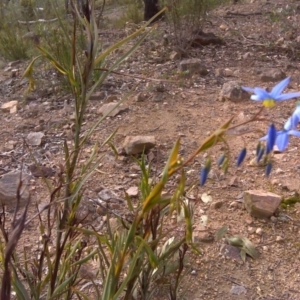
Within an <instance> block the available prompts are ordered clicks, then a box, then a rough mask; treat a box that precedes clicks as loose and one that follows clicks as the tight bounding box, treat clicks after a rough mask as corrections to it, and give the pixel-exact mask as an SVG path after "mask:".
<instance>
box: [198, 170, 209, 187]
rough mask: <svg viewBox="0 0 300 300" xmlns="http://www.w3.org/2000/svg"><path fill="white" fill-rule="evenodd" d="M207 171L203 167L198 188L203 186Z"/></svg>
mask: <svg viewBox="0 0 300 300" xmlns="http://www.w3.org/2000/svg"><path fill="white" fill-rule="evenodd" d="M208 173H209V169H208V168H206V167H204V168H203V169H202V170H201V173H200V186H203V185H204V184H205V182H206V180H207V176H208Z"/></svg>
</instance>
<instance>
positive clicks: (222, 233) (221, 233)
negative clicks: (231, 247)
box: [216, 226, 228, 242]
mask: <svg viewBox="0 0 300 300" xmlns="http://www.w3.org/2000/svg"><path fill="white" fill-rule="evenodd" d="M227 231H228V228H227V226H223V227H221V228H220V229H219V230H218V231H217V232H216V241H217V242H218V241H220V240H221V239H222V238H223V237H224V236H225V234H226V233H227Z"/></svg>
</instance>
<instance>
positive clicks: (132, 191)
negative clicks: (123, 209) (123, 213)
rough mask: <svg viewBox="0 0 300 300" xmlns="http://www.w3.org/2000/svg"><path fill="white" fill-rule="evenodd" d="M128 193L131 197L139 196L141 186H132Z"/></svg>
mask: <svg viewBox="0 0 300 300" xmlns="http://www.w3.org/2000/svg"><path fill="white" fill-rule="evenodd" d="M126 193H127V194H128V196H129V197H137V196H138V195H139V188H138V187H137V186H132V187H130V188H129V189H128V190H127V191H126Z"/></svg>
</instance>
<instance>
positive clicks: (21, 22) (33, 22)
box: [18, 18, 58, 24]
mask: <svg viewBox="0 0 300 300" xmlns="http://www.w3.org/2000/svg"><path fill="white" fill-rule="evenodd" d="M57 20H58V18H55V19H50V20H45V19H38V20H36V21H20V20H18V23H20V24H35V23H51V22H55V21H57Z"/></svg>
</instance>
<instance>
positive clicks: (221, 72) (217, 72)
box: [215, 69, 224, 77]
mask: <svg viewBox="0 0 300 300" xmlns="http://www.w3.org/2000/svg"><path fill="white" fill-rule="evenodd" d="M215 75H216V76H218V77H219V76H224V70H223V69H216V71H215Z"/></svg>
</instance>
